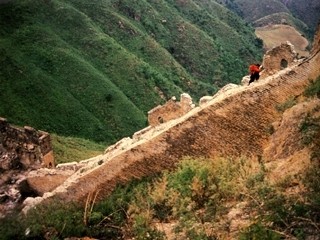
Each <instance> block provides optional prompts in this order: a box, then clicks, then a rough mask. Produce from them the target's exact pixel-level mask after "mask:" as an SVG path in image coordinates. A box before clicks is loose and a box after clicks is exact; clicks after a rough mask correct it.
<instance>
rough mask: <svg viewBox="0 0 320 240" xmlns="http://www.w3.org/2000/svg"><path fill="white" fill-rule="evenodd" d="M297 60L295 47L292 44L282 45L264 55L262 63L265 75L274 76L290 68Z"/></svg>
mask: <svg viewBox="0 0 320 240" xmlns="http://www.w3.org/2000/svg"><path fill="white" fill-rule="evenodd" d="M296 58H297V53H296V51H295V50H294V46H293V45H292V44H291V43H290V42H286V43H282V44H281V45H280V46H277V47H274V48H272V49H271V50H269V51H267V52H266V54H265V55H264V57H263V62H262V66H263V69H264V74H266V75H272V74H275V73H276V72H278V71H280V70H282V69H284V68H287V67H290V66H291V64H292V63H293V62H294V60H296Z"/></svg>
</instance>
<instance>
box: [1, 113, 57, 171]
mask: <svg viewBox="0 0 320 240" xmlns="http://www.w3.org/2000/svg"><path fill="white" fill-rule="evenodd" d="M54 166H55V161H54V157H53V151H52V145H51V139H50V135H49V134H48V133H47V132H43V131H37V130H35V129H34V128H32V127H28V126H25V127H24V128H19V127H16V126H13V125H11V124H9V123H8V121H7V120H6V119H5V118H0V170H1V169H2V171H3V170H10V169H21V170H23V169H29V168H38V167H54Z"/></svg>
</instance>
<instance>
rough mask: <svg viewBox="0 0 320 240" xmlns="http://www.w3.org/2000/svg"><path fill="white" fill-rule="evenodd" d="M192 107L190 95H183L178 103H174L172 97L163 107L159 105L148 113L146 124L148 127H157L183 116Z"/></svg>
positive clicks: (174, 100) (174, 99)
mask: <svg viewBox="0 0 320 240" xmlns="http://www.w3.org/2000/svg"><path fill="white" fill-rule="evenodd" d="M193 107H194V105H193V103H192V98H191V97H190V95H188V94H186V93H183V94H181V96H180V102H176V98H175V97H173V98H171V99H170V100H169V101H168V102H166V103H165V104H164V105H162V106H161V105H159V106H157V107H155V108H153V109H152V110H150V111H149V112H148V123H149V125H150V126H157V125H159V124H161V123H165V122H168V121H170V120H172V119H176V118H179V117H181V116H183V115H184V114H186V113H187V112H189V111H190V110H191V109H192V108H193Z"/></svg>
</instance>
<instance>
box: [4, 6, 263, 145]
mask: <svg viewBox="0 0 320 240" xmlns="http://www.w3.org/2000/svg"><path fill="white" fill-rule="evenodd" d="M261 47H262V44H261V41H259V40H258V39H256V37H255V36H254V33H253V29H251V28H250V27H248V26H246V24H245V23H244V22H243V21H242V20H241V19H240V18H239V17H238V16H236V15H235V14H234V13H232V12H230V11H229V10H227V9H226V8H224V7H222V6H221V5H218V4H217V3H216V2H215V1H214V0H212V1H204V0H201V1H184V2H183V3H182V2H176V1H172V0H166V1H161V0H160V1H154V0H149V1H146V0H139V1H132V0H131V1H129V0H106V1H102V0H93V1H85V0H39V1H31V0H19V1H18V0H16V1H15V0H12V1H10V2H9V3H7V4H0V86H1V91H0V116H1V117H5V118H7V119H8V120H9V121H10V122H11V123H14V124H17V125H30V126H33V127H35V128H37V129H42V130H45V131H48V132H51V133H56V134H59V135H64V136H74V137H80V138H85V139H90V140H93V141H96V142H104V143H106V144H110V143H113V142H115V141H117V140H119V139H120V138H122V137H124V136H128V135H131V134H132V133H133V132H135V131H137V130H139V129H141V128H143V127H145V126H146V121H147V120H146V114H147V111H148V110H150V109H152V108H153V107H155V106H157V105H158V104H161V103H163V102H164V101H166V100H167V99H169V98H171V97H172V96H173V95H175V96H177V97H179V95H180V94H181V93H182V92H187V93H189V94H190V95H192V97H193V98H194V99H195V100H197V99H198V98H199V97H201V96H203V95H207V94H210V95H211V94H213V93H214V92H216V91H217V90H218V88H219V87H221V86H223V85H225V84H226V83H229V82H234V83H238V82H240V80H241V78H242V76H243V75H244V74H246V72H247V65H248V64H249V63H250V62H252V61H256V60H260V59H261V54H262V50H261Z"/></svg>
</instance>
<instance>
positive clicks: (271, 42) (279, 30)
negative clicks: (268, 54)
mask: <svg viewBox="0 0 320 240" xmlns="http://www.w3.org/2000/svg"><path fill="white" fill-rule="evenodd" d="M255 33H256V35H257V37H259V38H261V39H262V40H263V44H264V48H265V50H270V49H271V48H274V47H276V46H279V45H280V44H281V43H285V42H287V41H289V42H290V43H291V44H293V45H294V47H295V50H296V51H297V53H299V56H304V57H305V56H308V55H309V53H308V51H306V47H307V46H308V44H309V42H308V40H307V39H306V38H305V37H303V36H302V35H301V34H300V33H299V32H298V31H297V30H296V29H295V28H294V27H291V26H288V25H268V26H265V27H258V28H256V31H255Z"/></svg>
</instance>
